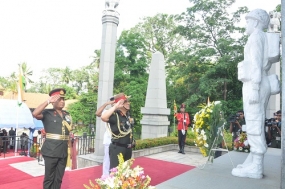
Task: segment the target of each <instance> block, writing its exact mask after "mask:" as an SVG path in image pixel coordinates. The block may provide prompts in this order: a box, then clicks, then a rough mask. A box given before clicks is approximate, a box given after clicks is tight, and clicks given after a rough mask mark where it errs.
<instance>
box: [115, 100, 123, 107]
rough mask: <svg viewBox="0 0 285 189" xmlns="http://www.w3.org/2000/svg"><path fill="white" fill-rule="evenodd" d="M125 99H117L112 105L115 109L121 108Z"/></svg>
mask: <svg viewBox="0 0 285 189" xmlns="http://www.w3.org/2000/svg"><path fill="white" fill-rule="evenodd" d="M124 102H125V100H123V99H121V100H119V101H118V102H117V103H116V104H115V105H114V106H115V108H116V109H119V108H122V107H123V106H124Z"/></svg>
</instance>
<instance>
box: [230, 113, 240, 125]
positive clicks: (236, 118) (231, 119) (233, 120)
mask: <svg viewBox="0 0 285 189" xmlns="http://www.w3.org/2000/svg"><path fill="white" fill-rule="evenodd" d="M239 117H240V115H239V114H238V113H236V114H233V115H231V116H230V118H229V122H231V123H234V122H236V121H237V120H239Z"/></svg>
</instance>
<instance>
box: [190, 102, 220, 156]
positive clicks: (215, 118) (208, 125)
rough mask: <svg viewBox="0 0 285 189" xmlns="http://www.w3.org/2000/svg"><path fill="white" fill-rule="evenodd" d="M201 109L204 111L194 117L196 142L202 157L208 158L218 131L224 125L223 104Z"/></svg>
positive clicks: (213, 103)
mask: <svg viewBox="0 0 285 189" xmlns="http://www.w3.org/2000/svg"><path fill="white" fill-rule="evenodd" d="M200 107H201V108H202V109H201V110H200V111H199V112H197V113H196V114H195V116H194V127H193V131H194V134H195V140H194V142H195V145H196V146H197V147H199V149H200V152H201V153H202V155H203V156H205V157H206V156H208V155H209V151H210V148H211V147H212V144H213V140H214V138H215V137H216V133H217V129H218V127H219V126H221V125H222V124H221V123H222V121H223V117H222V116H221V104H219V103H215V102H212V103H210V104H208V105H201V106H200Z"/></svg>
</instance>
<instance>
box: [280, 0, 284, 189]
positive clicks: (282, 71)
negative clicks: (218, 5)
mask: <svg viewBox="0 0 285 189" xmlns="http://www.w3.org/2000/svg"><path fill="white" fill-rule="evenodd" d="M284 18H285V0H281V42H282V44H281V45H282V57H283V55H285V48H283V47H284V46H285V19H284ZM282 59H283V58H282ZM284 68H285V61H284V59H283V60H282V70H281V73H282V88H281V94H282V120H283V123H284V120H285V112H284V111H285V103H283V100H284V99H285V93H284V91H283V89H285V69H284ZM283 123H282V128H281V133H282V134H281V136H282V137H281V150H282V157H281V187H280V188H282V189H285V148H284V147H285V124H283Z"/></svg>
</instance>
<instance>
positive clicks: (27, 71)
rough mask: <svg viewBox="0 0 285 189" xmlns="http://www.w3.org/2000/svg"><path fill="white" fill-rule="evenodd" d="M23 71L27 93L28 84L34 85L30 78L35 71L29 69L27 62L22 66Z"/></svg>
mask: <svg viewBox="0 0 285 189" xmlns="http://www.w3.org/2000/svg"><path fill="white" fill-rule="evenodd" d="M20 66H21V69H22V74H23V77H24V80H25V89H24V90H25V91H26V87H27V84H31V83H34V82H33V81H32V80H31V79H30V76H32V75H33V71H32V70H31V69H30V68H28V65H27V63H26V62H23V63H22V64H21V65H20Z"/></svg>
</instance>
